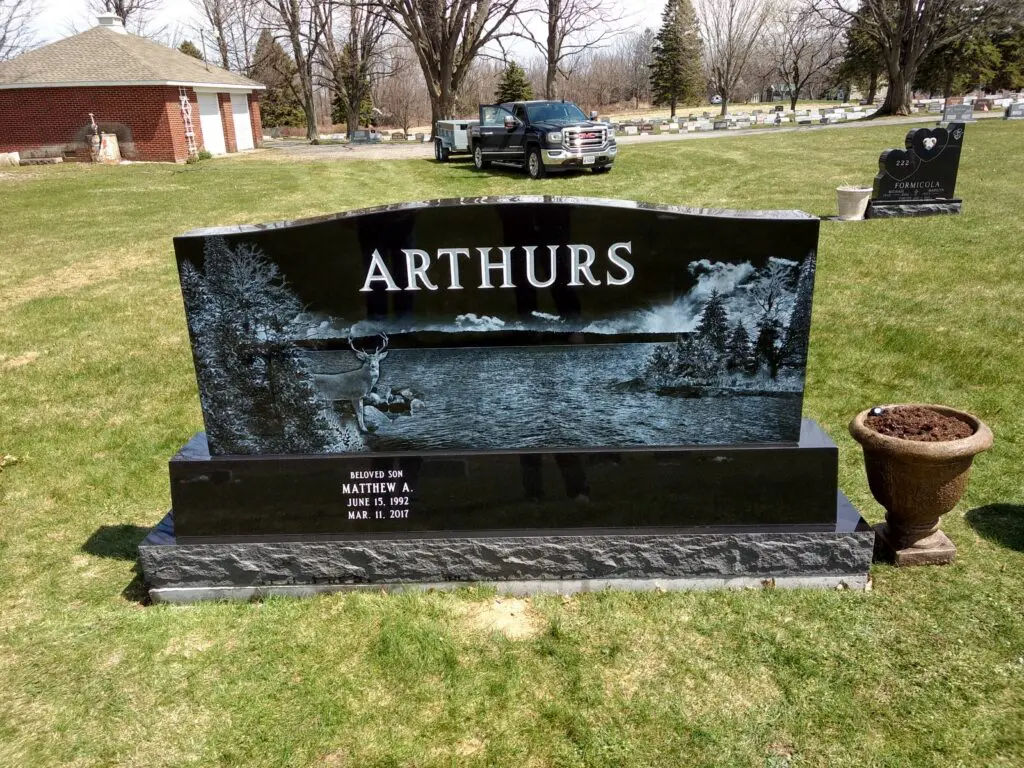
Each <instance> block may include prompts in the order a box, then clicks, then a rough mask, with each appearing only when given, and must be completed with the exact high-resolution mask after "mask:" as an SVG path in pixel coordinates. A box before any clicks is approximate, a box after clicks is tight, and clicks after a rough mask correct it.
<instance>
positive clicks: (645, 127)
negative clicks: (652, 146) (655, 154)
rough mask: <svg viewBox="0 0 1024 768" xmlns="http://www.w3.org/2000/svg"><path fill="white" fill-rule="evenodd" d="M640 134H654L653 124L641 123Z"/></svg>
mask: <svg viewBox="0 0 1024 768" xmlns="http://www.w3.org/2000/svg"><path fill="white" fill-rule="evenodd" d="M640 133H649V134H650V133H654V124H653V123H642V124H641V125H640Z"/></svg>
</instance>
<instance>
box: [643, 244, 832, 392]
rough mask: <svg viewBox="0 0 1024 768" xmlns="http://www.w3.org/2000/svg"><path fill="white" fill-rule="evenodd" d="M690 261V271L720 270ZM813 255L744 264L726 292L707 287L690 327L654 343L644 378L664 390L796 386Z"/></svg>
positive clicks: (789, 389)
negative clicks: (668, 340)
mask: <svg viewBox="0 0 1024 768" xmlns="http://www.w3.org/2000/svg"><path fill="white" fill-rule="evenodd" d="M722 266H723V265H721V264H710V263H708V262H703V261H702V262H694V263H693V264H691V267H690V268H691V271H692V272H694V274H697V272H698V271H700V270H714V269H715V268H721V267H722ZM813 287H814V256H813V254H811V255H809V256H808V257H807V258H805V259H804V260H803V261H802V262H801V263H799V264H798V263H797V262H795V261H791V260H789V259H782V258H774V257H773V258H770V259H769V260H768V263H767V264H765V265H764V266H763V267H761V268H760V269H755V268H754V267H752V266H751V265H749V264H748V265H746V269H745V270H743V276H742V277H741V278H740V279H738V280H736V281H735V283H734V284H732V285H730V286H729V288H728V293H724V292H722V291H719V290H718V289H717V288H713V289H712V290H711V291H710V293H708V294H707V298H706V299H705V301H704V305H703V308H702V309H701V314H700V319H699V321H698V322H697V325H696V328H695V329H694V330H693V332H691V333H686V334H680V335H679V336H678V337H677V339H676V342H675V343H674V344H667V345H666V344H662V345H659V346H658V347H656V348H655V349H654V351H653V353H652V354H651V355H650V356H649V357H648V359H647V361H646V364H645V365H644V368H643V372H642V379H643V380H645V381H646V382H647V384H648V386H650V387H653V388H654V389H656V390H658V391H659V392H661V393H663V394H682V395H685V396H689V397H694V396H705V395H715V394H721V393H728V392H732V393H769V392H799V391H800V390H801V389H802V379H803V370H804V367H805V366H806V361H807V336H808V333H809V331H810V318H811V312H810V308H811V294H812V291H813Z"/></svg>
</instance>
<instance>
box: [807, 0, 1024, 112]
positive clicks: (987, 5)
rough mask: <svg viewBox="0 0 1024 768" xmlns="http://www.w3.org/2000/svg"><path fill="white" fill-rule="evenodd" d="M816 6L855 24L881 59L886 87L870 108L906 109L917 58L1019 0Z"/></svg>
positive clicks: (1014, 10) (828, 2)
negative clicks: (879, 101)
mask: <svg viewBox="0 0 1024 768" xmlns="http://www.w3.org/2000/svg"><path fill="white" fill-rule="evenodd" d="M817 7H818V8H819V9H820V10H821V11H823V12H827V13H831V14H835V15H836V16H837V17H838V18H840V19H843V20H844V21H846V22H849V23H852V24H855V25H856V26H857V29H858V30H859V31H860V33H861V34H863V35H864V36H865V37H866V38H867V39H869V40H871V41H873V42H874V43H875V44H877V46H878V48H879V49H880V50H881V53H882V56H883V58H884V59H885V64H886V70H887V73H888V80H889V89H888V91H887V92H886V96H885V101H884V102H883V103H882V106H881V107H880V108H879V110H878V111H877V112H876V113H875V114H876V116H881V115H909V114H910V107H911V104H910V100H911V89H912V87H913V83H914V78H915V76H916V75H917V69H918V67H919V66H920V64H921V62H922V61H923V60H924V59H925V57H927V56H928V54H930V53H932V52H933V51H935V50H937V49H939V48H942V47H943V46H947V45H953V44H955V43H958V42H960V41H961V40H964V39H965V38H967V37H968V36H970V35H971V33H972V32H974V31H975V30H976V29H977V28H978V27H979V26H980V25H983V24H985V23H988V22H995V21H997V20H998V19H1000V18H1008V17H1009V16H1010V15H1012V14H1019V13H1020V5H1019V0H974V2H970V3H967V2H965V1H964V0H861V2H860V4H859V5H857V6H855V7H854V6H851V5H850V4H849V3H848V2H846V0H817Z"/></svg>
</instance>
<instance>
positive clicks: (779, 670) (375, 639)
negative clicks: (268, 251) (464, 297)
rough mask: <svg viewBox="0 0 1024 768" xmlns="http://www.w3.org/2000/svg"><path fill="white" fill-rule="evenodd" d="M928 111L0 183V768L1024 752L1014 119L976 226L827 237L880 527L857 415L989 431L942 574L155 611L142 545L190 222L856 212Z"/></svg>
mask: <svg viewBox="0 0 1024 768" xmlns="http://www.w3.org/2000/svg"><path fill="white" fill-rule="evenodd" d="M905 132H906V128H905V127H898V126H880V127H872V128H865V129H862V130H857V131H816V132H810V131H808V132H802V133H789V134H784V135H775V136H752V137H735V138H732V137H731V138H729V139H720V140H715V141H692V142H679V143H661V144H657V145H649V146H644V147H636V146H630V147H624V148H623V149H622V151H621V156H620V160H619V162H618V164H617V166H616V168H615V170H614V171H613V172H612V173H611V174H608V175H607V176H604V177H594V176H589V175H581V176H574V177H565V178H557V177H556V178H551V179H548V180H545V181H543V182H532V183H531V182H530V181H528V180H527V179H525V178H524V177H522V176H521V175H519V174H517V173H514V172H511V171H509V172H505V171H494V172H491V173H477V172H474V171H473V170H472V168H471V166H470V165H469V164H468V163H465V162H458V163H452V164H449V165H438V164H435V163H433V162H429V161H387V162H372V161H351V162H335V163H312V162H311V163H304V164H297V163H285V162H280V161H272V157H271V153H262V154H259V153H257V154H255V155H250V156H245V157H235V158H230V159H222V160H216V161H208V162H203V163H200V164H198V165H195V166H187V167H186V166H181V167H175V166H165V165H135V166H122V167H114V168H106V167H91V166H74V165H71V166H64V167H52V168H37V169H33V168H24V169H16V170H13V171H11V172H5V173H2V174H0V254H2V261H0V265H2V268H0V456H3V455H4V454H9V457H8V458H7V460H6V462H5V463H6V466H4V467H3V469H2V470H0V765H2V766H19V767H20V766H53V765H74V766H94V765H96V766H101V765H102V766H106V765H129V766H145V767H146V768H149V767H150V766H164V765H175V766H178V765H197V766H198V765H218V764H220V765H231V766H235V765H246V766H249V765H255V766H264V765H265V766H279V765H287V766H305V765H322V766H441V765H460V766H461V765H495V766H510V765H521V766H583V765H595V766H598V765H599V766H609V767H612V766H734V765H735V766H773V767H778V766H789V765H792V766H805V765H806V766H829V767H830V768H832V767H834V766H908V765H914V766H917V765H934V766H957V765H962V766H971V767H972V768H973V767H974V766H1011V765H1018V766H1019V765H1024V482H1022V479H1021V478H1022V467H1024V438H1022V436H1024V415H1022V409H1021V393H1022V392H1024V378H1022V377H1024V259H1022V251H1024V247H1022V244H1024V185H1022V183H1021V182H1022V180H1024V158H1022V154H1021V152H1020V149H1021V148H1022V147H1024V125H1022V124H1011V123H1003V122H1002V121H988V122H984V123H980V124H978V125H971V126H969V127H968V135H967V139H966V146H965V149H964V156H963V162H962V166H961V170H960V180H959V185H958V191H959V192H960V193H961V195H962V197H963V198H964V201H965V203H964V208H965V212H964V214H963V215H962V216H958V217H936V218H928V219H917V220H909V219H906V220H889V221H872V222H865V223H839V222H825V223H824V224H823V225H822V234H821V244H820V253H819V265H818V270H819V271H818V285H817V290H816V295H815V308H814V326H813V332H812V339H811V360H810V365H809V371H808V381H807V398H806V401H805V414H806V415H808V416H811V417H813V418H815V419H817V420H818V421H820V422H821V423H822V425H823V426H824V427H825V429H826V430H827V431H828V432H829V433H830V434H831V435H832V437H833V438H834V439H836V440H837V441H838V443H839V445H840V464H841V466H840V484H841V486H842V488H843V489H844V490H845V491H846V492H847V494H848V495H850V497H851V498H852V499H853V501H854V503H855V504H856V505H857V506H858V507H859V508H860V509H861V510H862V511H863V513H864V515H865V516H866V517H867V518H868V519H869V520H870V521H872V522H874V521H877V520H879V519H881V509H880V508H879V507H878V506H877V505H876V504H875V503H874V502H873V501H872V500H871V497H870V494H869V492H868V490H867V484H866V482H865V479H864V475H863V469H862V466H861V458H860V455H859V449H858V448H857V446H856V445H855V444H854V443H853V441H852V440H851V439H850V438H849V437H848V436H847V433H846V424H847V422H848V421H849V419H850V418H851V417H852V416H853V414H854V413H856V412H857V411H859V410H860V409H862V408H864V407H867V406H869V405H872V404H876V403H888V402H900V401H924V402H941V403H947V404H950V405H954V406H957V407H962V408H965V409H968V410H970V411H972V412H974V413H976V414H978V415H979V416H981V417H982V418H983V419H984V420H986V421H987V422H988V423H989V425H990V426H991V427H992V428H993V430H994V432H995V435H996V444H995V447H994V448H993V450H992V451H991V452H989V453H988V454H986V455H984V456H982V457H981V458H980V459H979V460H978V461H977V462H976V465H975V474H974V477H973V479H972V484H971V487H970V489H969V491H968V494H967V496H966V498H965V499H964V501H963V502H961V504H960V505H959V506H958V507H957V508H956V509H955V510H954V511H953V512H951V513H950V514H949V515H947V517H946V518H945V523H944V528H945V530H946V531H947V532H948V533H949V535H950V536H951V538H952V539H953V540H954V541H955V542H956V544H957V546H958V547H959V559H958V561H957V563H956V564H954V565H951V566H947V567H942V568H919V569H906V570H896V569H893V568H889V567H884V566H876V567H875V568H874V569H873V577H874V589H873V590H872V591H870V592H867V593H853V592H848V591H847V592H826V591H783V590H766V591H761V590H751V591H741V592H713V593H667V594H658V593H650V594H646V593H645V594H631V593H620V592H614V591H610V592H603V593H599V594H590V595H582V596H576V597H572V598H565V599H562V598H558V597H546V598H540V599H535V600H530V601H528V602H525V603H518V602H506V603H503V604H501V605H499V606H497V607H498V608H499V609H500V608H503V607H504V608H509V607H511V608H512V609H514V610H515V612H516V616H515V617H512V618H510V619H509V620H510V621H512V622H513V623H514V624H515V627H516V629H518V630H519V631H517V632H512V633H511V635H510V636H506V635H504V634H502V633H500V632H495V631H493V629H492V628H491V625H490V624H489V617H491V616H493V615H494V613H495V606H494V599H495V598H494V595H493V594H492V593H488V592H484V591H480V590H473V589H467V590H464V591H460V592H458V593H452V594H422V595H411V594H403V595H395V596H387V595H382V594H371V593H360V594H350V595H331V596H323V597H319V598H315V599H309V600H287V599H271V600H266V601H264V602H260V603H240V604H201V605H192V606H150V607H146V606H144V605H143V604H142V602H141V598H142V596H143V591H142V588H141V585H140V583H139V581H138V579H137V578H136V574H135V562H134V561H135V555H136V545H137V544H138V542H139V541H140V540H141V538H142V537H143V536H144V535H145V531H146V530H147V529H148V528H149V527H151V526H152V525H154V524H155V523H156V522H157V521H158V520H159V519H160V518H161V517H162V516H163V515H164V513H165V512H166V510H167V507H168V503H169V502H168V479H167V466H166V462H167V459H168V458H169V457H170V456H171V455H172V454H173V453H174V452H175V451H176V450H177V448H178V447H179V446H180V445H181V444H182V443H184V442H185V441H186V440H187V439H188V438H189V437H190V436H191V435H192V434H193V433H194V432H195V431H197V430H198V429H200V427H201V420H200V414H199V408H198V399H197V395H196V385H195V379H194V374H193V369H192V362H191V355H190V352H189V347H188V341H187V337H186V328H185V321H184V316H183V312H182V307H181V298H180V294H179V290H178V282H177V276H176V273H175V270H174V258H173V252H172V247H171V237H172V236H173V235H175V234H177V233H180V232H183V231H185V230H187V229H190V228H193V227H198V226H207V225H221V224H232V223H239V222H264V221H270V220H275V219H282V218H289V217H297V216H307V215H312V214H321V213H325V212H331V211H337V210H343V209H351V208H356V207H362V206H369V205H375V204H378V203H385V202H392V201H400V200H418V199H426V198H432V197H444V196H468V195H497V194H508V193H532V194H537V193H544V194H565V195H588V196H594V197H611V198H628V199H635V200H643V201H651V202H658V203H684V204H688V205H693V206H709V207H739V208H800V209H804V210H807V211H810V212H812V213H818V214H831V213H833V212H834V209H835V194H834V188H835V187H836V185H837V184H839V183H841V182H869V181H870V179H871V177H872V176H873V175H874V170H875V168H876V162H877V158H878V154H879V152H880V151H881V150H882V149H883V148H885V147H887V146H902V141H903V136H904V134H905Z"/></svg>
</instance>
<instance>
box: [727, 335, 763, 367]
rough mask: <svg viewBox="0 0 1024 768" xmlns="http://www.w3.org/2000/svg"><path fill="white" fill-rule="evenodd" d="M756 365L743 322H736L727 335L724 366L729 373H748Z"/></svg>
mask: <svg viewBox="0 0 1024 768" xmlns="http://www.w3.org/2000/svg"><path fill="white" fill-rule="evenodd" d="M756 365H757V363H756V361H755V358H754V351H753V349H751V347H750V335H749V334H748V333H747V329H746V327H745V326H744V325H743V323H741V322H737V323H736V327H735V328H734V329H733V331H732V334H731V335H730V336H729V348H728V356H727V358H726V368H727V369H728V370H729V371H730V372H731V373H750V372H752V370H753V369H754V368H755V367H756Z"/></svg>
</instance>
